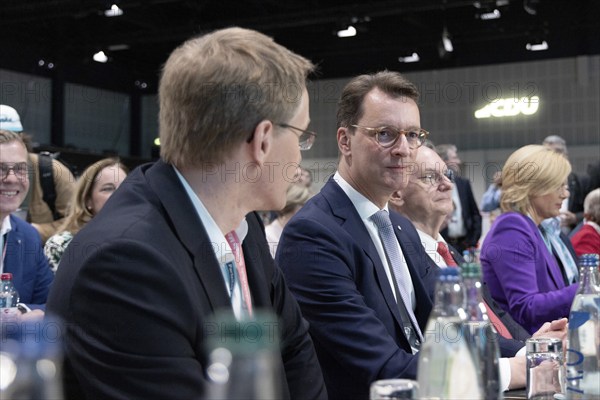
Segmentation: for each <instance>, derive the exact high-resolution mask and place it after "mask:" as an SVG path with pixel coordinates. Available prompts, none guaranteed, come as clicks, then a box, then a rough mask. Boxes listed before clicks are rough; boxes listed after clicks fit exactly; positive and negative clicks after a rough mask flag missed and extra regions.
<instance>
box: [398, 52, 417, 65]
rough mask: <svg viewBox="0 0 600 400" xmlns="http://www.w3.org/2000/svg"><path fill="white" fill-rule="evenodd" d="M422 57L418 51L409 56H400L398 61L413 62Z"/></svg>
mask: <svg viewBox="0 0 600 400" xmlns="http://www.w3.org/2000/svg"><path fill="white" fill-rule="evenodd" d="M420 59H421V58H420V57H419V55H418V54H417V53H412V54H411V55H410V56H407V57H398V61H400V62H401V63H413V62H418V61H419V60H420Z"/></svg>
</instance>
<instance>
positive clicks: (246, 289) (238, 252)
mask: <svg viewBox="0 0 600 400" xmlns="http://www.w3.org/2000/svg"><path fill="white" fill-rule="evenodd" d="M225 238H226V239H227V242H228V243H229V247H231V251H233V256H234V257H235V265H236V268H237V272H238V276H239V277H240V287H241V288H242V297H243V299H244V303H245V304H246V308H247V309H248V314H249V315H250V316H252V300H251V297H250V286H249V285H248V276H247V275H246V262H245V261H244V253H243V252H242V246H241V243H240V238H239V237H238V235H237V233H235V231H231V232H229V233H228V234H226V235H225Z"/></svg>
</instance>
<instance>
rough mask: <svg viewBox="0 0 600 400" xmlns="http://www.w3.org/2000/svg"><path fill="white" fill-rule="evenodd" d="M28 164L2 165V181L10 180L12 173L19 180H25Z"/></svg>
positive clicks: (0, 173)
mask: <svg viewBox="0 0 600 400" xmlns="http://www.w3.org/2000/svg"><path fill="white" fill-rule="evenodd" d="M27 169H28V168H27V163H26V162H20V163H0V176H1V177H2V180H4V179H6V178H8V174H10V171H12V172H13V174H15V176H16V177H17V178H19V179H24V178H25V177H26V176H27Z"/></svg>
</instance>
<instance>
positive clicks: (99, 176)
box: [44, 158, 127, 272]
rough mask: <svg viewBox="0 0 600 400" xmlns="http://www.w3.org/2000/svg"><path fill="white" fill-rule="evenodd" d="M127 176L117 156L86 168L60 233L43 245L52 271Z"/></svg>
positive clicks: (125, 169)
mask: <svg viewBox="0 0 600 400" xmlns="http://www.w3.org/2000/svg"><path fill="white" fill-rule="evenodd" d="M126 176H127V167H125V166H124V165H123V164H121V163H120V161H119V160H118V159H116V158H105V159H103V160H100V161H97V162H96V163H94V164H92V165H91V166H89V167H88V168H86V170H85V171H84V172H83V174H82V175H81V177H80V178H79V180H78V181H77V186H76V189H75V194H74V197H73V199H72V201H71V206H70V209H69V214H68V215H67V216H66V218H65V221H64V223H63V225H61V226H60V227H59V229H58V233H57V234H55V235H53V236H51V237H50V238H49V239H48V241H46V244H45V246H44V253H45V254H46V257H48V261H49V262H50V267H51V268H52V271H54V272H56V269H57V268H58V263H59V262H60V259H61V257H62V255H63V253H64V252H65V250H66V248H67V246H68V245H69V243H71V240H73V237H74V236H75V234H76V233H77V232H79V230H80V229H81V228H83V226H84V225H85V224H87V223H88V222H89V221H90V220H91V219H92V218H93V217H94V216H95V215H96V214H98V212H99V211H100V210H101V209H102V207H104V203H106V201H107V200H108V198H109V197H110V196H111V195H112V194H113V193H114V192H115V190H117V188H118V187H119V186H120V185H121V183H122V182H123V181H124V180H125V177H126Z"/></svg>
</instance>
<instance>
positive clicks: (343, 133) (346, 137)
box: [337, 127, 352, 156]
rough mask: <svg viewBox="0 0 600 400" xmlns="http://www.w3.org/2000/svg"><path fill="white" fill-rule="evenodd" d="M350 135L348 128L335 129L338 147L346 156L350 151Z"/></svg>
mask: <svg viewBox="0 0 600 400" xmlns="http://www.w3.org/2000/svg"><path fill="white" fill-rule="evenodd" d="M351 139H352V135H351V133H350V131H349V130H348V128H344V127H339V128H338V130H337V142H338V148H339V149H340V153H342V155H344V156H347V155H350V153H351V142H352V140H351Z"/></svg>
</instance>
